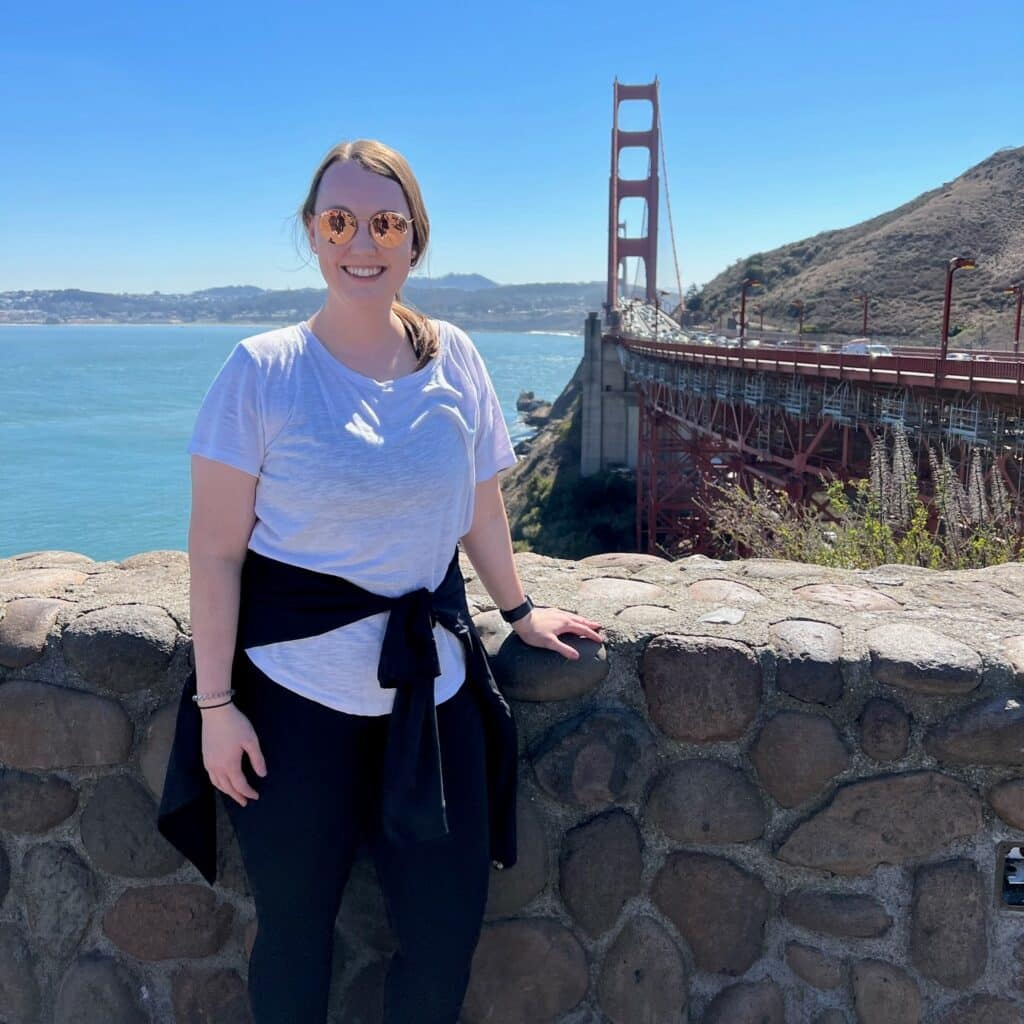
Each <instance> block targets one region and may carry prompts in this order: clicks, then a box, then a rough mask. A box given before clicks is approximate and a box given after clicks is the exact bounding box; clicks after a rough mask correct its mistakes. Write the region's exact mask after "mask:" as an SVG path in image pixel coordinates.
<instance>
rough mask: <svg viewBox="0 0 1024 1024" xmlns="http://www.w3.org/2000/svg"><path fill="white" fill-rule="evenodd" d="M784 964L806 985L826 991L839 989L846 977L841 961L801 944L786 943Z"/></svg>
mask: <svg viewBox="0 0 1024 1024" xmlns="http://www.w3.org/2000/svg"><path fill="white" fill-rule="evenodd" d="M786 963H787V964H788V965H789V969H790V970H791V971H792V972H793V973H794V974H795V975H796V976H797V977H798V978H802V979H803V980H804V981H806V982H807V984H808V985H813V986H814V987H815V988H820V989H823V990H826V991H828V990H830V989H834V988H839V986H840V985H842V984H843V981H844V980H845V977H846V969H845V967H844V966H843V964H842V962H841V961H839V960H837V959H836V958H835V957H832V956H828V955H827V954H826V953H823V952H822V951H821V950H820V949H815V948H814V947H813V946H805V945H804V944H803V943H802V942H787V943H786Z"/></svg>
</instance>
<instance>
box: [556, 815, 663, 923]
mask: <svg viewBox="0 0 1024 1024" xmlns="http://www.w3.org/2000/svg"><path fill="white" fill-rule="evenodd" d="M643 866H644V865H643V848H642V844H641V841H640V830H639V828H637V824H636V822H635V821H634V820H633V818H632V817H631V816H630V815H629V814H627V813H626V812H625V811H623V810H619V809H615V810H611V811H608V812H606V813H604V814H601V815H598V816H597V817H596V818H591V819H590V820H589V821H587V822H584V823H583V824H582V825H578V826H577V827H576V828H573V829H570V830H569V831H568V832H567V833H566V834H565V837H564V839H563V841H562V850H561V855H560V857H559V871H558V877H559V890H560V892H561V895H562V902H563V903H564V904H565V906H566V907H567V909H568V910H569V913H570V914H571V915H572V916H573V919H574V920H575V921H576V923H577V924H578V925H579V926H580V927H581V928H582V929H583V931H585V932H586V933H587V934H588V935H590V936H591V937H592V938H597V937H598V936H599V935H602V934H603V933H604V932H606V931H607V930H608V929H609V928H611V927H612V925H614V924H615V922H616V920H617V919H618V916H619V914H620V913H621V911H622V908H623V906H625V904H626V901H627V900H628V899H630V898H631V897H633V896H635V895H637V893H639V892H640V875H641V874H642V872H643Z"/></svg>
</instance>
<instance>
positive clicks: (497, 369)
mask: <svg viewBox="0 0 1024 1024" xmlns="http://www.w3.org/2000/svg"><path fill="white" fill-rule="evenodd" d="M263 329H264V328H262V327H258V326H235V325H230V326H226V325H225V326H218V325H191V324H189V325H184V324H183V325H145V326H139V325H135V324H131V325H129V324H125V325H107V324H104V325H92V324H89V325H38V326H35V325H33V326H2V327H0V557H7V556H10V555H15V554H21V553H23V552H27V551H39V550H47V549H57V550H63V551H77V552H80V553H81V554H84V555H88V556H89V557H90V558H94V559H96V560H102V561H106V560H121V559H123V558H127V557H128V556H129V555H133V554H136V553H138V552H140V551H152V550H157V549H165V548H175V549H178V550H185V549H186V548H187V543H188V514H189V501H190V487H191V485H190V479H189V462H190V459H189V455H188V454H187V452H186V451H185V446H186V445H187V443H188V439H189V437H190V435H191V433H192V424H193V421H194V417H195V413H196V410H197V409H198V407H199V403H200V402H201V401H202V397H203V395H204V394H205V393H206V388H207V387H208V386H209V384H210V381H211V380H213V378H214V376H215V375H216V373H217V370H218V369H219V368H220V366H221V364H222V363H223V362H224V360H225V359H226V358H227V355H228V352H230V350H231V348H232V347H233V346H234V344H235V343H236V342H237V341H239V340H240V339H241V338H244V337H248V336H249V335H251V334H256V333H258V332H259V331H260V330H263ZM471 336H472V337H473V340H474V342H475V343H476V346H477V348H478V349H479V350H480V353H481V355H482V356H483V358H484V361H485V362H486V364H487V368H488V371H489V372H490V374H491V378H492V379H493V381H494V386H495V390H496V391H497V393H498V396H499V397H500V399H501V404H502V409H503V410H504V413H505V421H506V423H508V426H509V433H510V434H511V436H512V439H513V441H519V440H521V439H522V438H524V437H528V436H529V435H530V434H531V433H532V429H531V428H530V427H528V426H526V424H524V423H523V422H522V420H521V419H520V418H519V415H518V413H517V412H516V408H515V403H516V398H517V397H518V395H519V392H520V391H521V390H524V389H525V390H532V391H533V392H534V394H535V395H536V396H537V397H538V398H543V399H546V400H548V401H553V400H554V399H555V398H556V397H557V396H558V395H559V394H560V393H561V391H562V389H563V388H564V386H565V385H566V383H567V382H568V381H569V379H570V377H572V375H573V372H574V371H575V369H576V367H577V365H578V364H579V361H580V358H581V356H582V354H583V338H582V336H567V335H559V334H532V333H531V334H512V333H508V334H506V333H489V332H484V331H480V332H475V331H474V332H471Z"/></svg>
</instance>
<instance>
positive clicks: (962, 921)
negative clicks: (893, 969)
mask: <svg viewBox="0 0 1024 1024" xmlns="http://www.w3.org/2000/svg"><path fill="white" fill-rule="evenodd" d="M986 889H987V886H986V885H985V884H984V883H983V881H982V878H981V872H980V871H979V870H978V868H977V865H975V864H974V862H973V861H970V860H967V859H966V858H956V859H954V860H949V861H944V862H942V863H940V864H926V865H923V866H922V867H920V868H918V869H917V872H916V874H915V876H914V896H913V901H912V904H911V928H910V959H911V960H912V961H913V964H914V966H915V967H916V968H917V969H918V970H919V971H920V972H921V973H922V974H923V975H925V976H926V977H929V978H932V979H934V980H935V981H937V982H939V983H940V984H942V985H945V986H947V987H948V988H959V989H965V988H968V987H969V986H970V985H973V984H974V982H976V981H977V980H978V979H979V978H980V977H981V976H982V974H984V972H985V965H986V963H987V961H988V940H987V927H988V922H987V915H986V907H987V904H988V900H987V898H986Z"/></svg>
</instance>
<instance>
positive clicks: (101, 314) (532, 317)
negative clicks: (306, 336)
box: [0, 274, 605, 331]
mask: <svg viewBox="0 0 1024 1024" xmlns="http://www.w3.org/2000/svg"><path fill="white" fill-rule="evenodd" d="M323 297H324V290H323V289H318V288H301V289H295V290H288V291H267V290H265V289H263V288H256V287H253V286H251V285H231V286H227V287H221V288H205V289H203V290H202V291H198V292H191V293H189V294H184V295H181V294H171V293H163V292H152V293H150V294H149V295H130V294H120V295H114V294H108V293H106V292H87V291H82V290H80V289H75V288H67V289H60V290H41V291H19V292H0V323H267V324H274V323H294V322H295V321H297V320H301V319H304V318H305V317H308V316H310V315H311V314H313V313H314V312H316V310H317V308H318V307H319V306H320V304H321V303H322V302H323ZM402 298H403V299H404V300H406V301H407V302H410V303H411V304H412V305H414V306H415V307H416V308H418V309H420V310H422V311H423V312H425V313H427V314H429V315H430V316H436V317H440V318H442V319H445V320H453V321H455V322H456V323H458V324H459V325H460V326H461V327H465V328H466V329H468V330H488V329H490V330H505V331H545V330H546V331H581V330H582V329H583V321H584V320H585V319H586V315H587V313H588V312H590V311H591V310H596V311H600V309H601V303H602V302H603V301H604V298H605V285H604V282H603V281H590V282H570V283H564V284H562V283H555V284H516V285H499V284H495V283H494V282H493V281H490V280H488V279H487V278H486V277H482V276H481V275H479V274H447V275H445V276H444V277H440V278H433V279H427V278H410V279H409V281H407V282H406V286H405V288H403V289H402Z"/></svg>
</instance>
